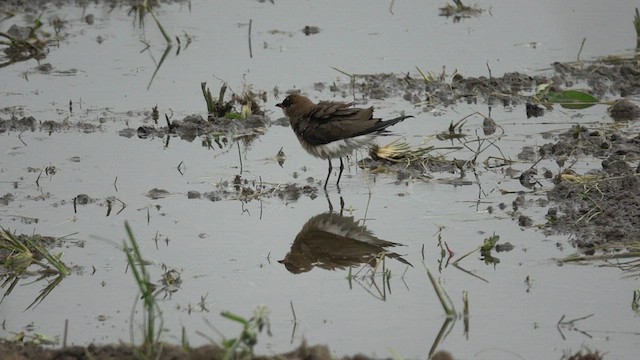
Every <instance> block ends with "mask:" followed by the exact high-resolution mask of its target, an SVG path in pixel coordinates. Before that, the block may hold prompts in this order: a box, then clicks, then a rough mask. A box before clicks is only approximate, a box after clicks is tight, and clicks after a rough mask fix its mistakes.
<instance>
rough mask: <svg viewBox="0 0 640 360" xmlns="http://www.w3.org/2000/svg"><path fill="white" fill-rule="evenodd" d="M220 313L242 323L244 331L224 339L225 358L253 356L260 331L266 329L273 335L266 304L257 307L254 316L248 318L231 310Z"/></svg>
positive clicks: (226, 359) (227, 359)
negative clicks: (234, 336)
mask: <svg viewBox="0 0 640 360" xmlns="http://www.w3.org/2000/svg"><path fill="white" fill-rule="evenodd" d="M220 315H222V316H223V317H224V318H226V319H229V320H231V321H235V322H237V323H240V324H242V331H241V332H240V335H238V337H236V338H233V339H224V340H223V342H222V344H223V346H224V348H225V354H224V357H223V360H230V359H245V358H253V347H254V346H255V345H256V344H257V343H258V333H260V332H262V330H264V329H266V331H267V334H269V336H271V325H270V322H269V309H268V308H267V307H266V306H264V305H260V306H258V307H256V308H255V310H254V311H253V316H252V317H251V318H250V319H248V320H247V319H245V318H244V317H242V316H240V315H237V314H234V313H232V312H230V311H223V312H222V313H220Z"/></svg>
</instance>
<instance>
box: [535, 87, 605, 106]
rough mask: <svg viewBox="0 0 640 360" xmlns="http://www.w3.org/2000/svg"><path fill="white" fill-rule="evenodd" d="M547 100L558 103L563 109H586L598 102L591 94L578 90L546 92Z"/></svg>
mask: <svg viewBox="0 0 640 360" xmlns="http://www.w3.org/2000/svg"><path fill="white" fill-rule="evenodd" d="M546 100H547V101H548V102H550V103H554V104H560V106H562V107H563V108H565V109H586V108H588V107H591V106H593V105H595V104H597V103H598V99H596V98H595V97H593V95H590V94H587V93H585V92H583V91H579V90H564V91H561V92H550V93H548V94H547V99H546Z"/></svg>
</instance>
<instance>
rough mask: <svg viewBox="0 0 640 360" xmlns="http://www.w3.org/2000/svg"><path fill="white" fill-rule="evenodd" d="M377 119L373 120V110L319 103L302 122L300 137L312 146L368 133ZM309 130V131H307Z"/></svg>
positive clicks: (345, 104) (339, 103)
mask: <svg viewBox="0 0 640 360" xmlns="http://www.w3.org/2000/svg"><path fill="white" fill-rule="evenodd" d="M378 121H379V119H373V108H372V107H369V108H366V109H361V108H353V107H351V104H348V103H343V102H320V103H318V105H316V107H315V108H314V109H313V111H312V112H311V113H310V114H309V116H307V117H305V118H304V119H303V120H302V122H303V123H302V124H301V130H303V131H302V132H301V133H302V136H303V137H304V139H305V140H307V141H308V142H309V143H311V144H314V145H320V144H327V143H330V142H332V141H336V140H340V139H345V138H350V137H354V136H358V135H364V134H367V133H369V132H370V131H367V130H368V129H370V128H372V127H375V124H376V122H378ZM307 130H311V131H307Z"/></svg>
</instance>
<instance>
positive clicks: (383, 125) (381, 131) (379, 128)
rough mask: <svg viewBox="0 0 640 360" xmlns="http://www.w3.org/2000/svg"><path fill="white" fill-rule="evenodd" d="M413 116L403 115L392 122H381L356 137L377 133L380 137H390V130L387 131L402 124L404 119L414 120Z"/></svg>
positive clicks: (391, 120)
mask: <svg viewBox="0 0 640 360" xmlns="http://www.w3.org/2000/svg"><path fill="white" fill-rule="evenodd" d="M412 117H413V116H412V115H402V116H398V117H397V118H393V119H390V120H380V121H378V122H377V123H375V125H373V126H372V127H370V128H368V129H367V130H364V131H362V132H360V133H358V134H355V135H354V136H358V135H366V134H371V133H376V134H378V135H385V134H386V135H388V134H390V132H389V130H386V129H387V128H388V127H389V126H393V125H395V124H397V123H399V122H401V121H402V120H404V119H407V118H412Z"/></svg>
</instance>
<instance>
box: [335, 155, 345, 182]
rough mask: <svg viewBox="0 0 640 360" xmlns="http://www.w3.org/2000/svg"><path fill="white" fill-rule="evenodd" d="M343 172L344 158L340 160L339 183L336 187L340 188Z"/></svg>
mask: <svg viewBox="0 0 640 360" xmlns="http://www.w3.org/2000/svg"><path fill="white" fill-rule="evenodd" d="M342 170H344V163H343V162H342V158H340V172H339V173H338V181H336V186H337V187H338V188H339V187H340V186H339V184H340V177H342Z"/></svg>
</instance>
